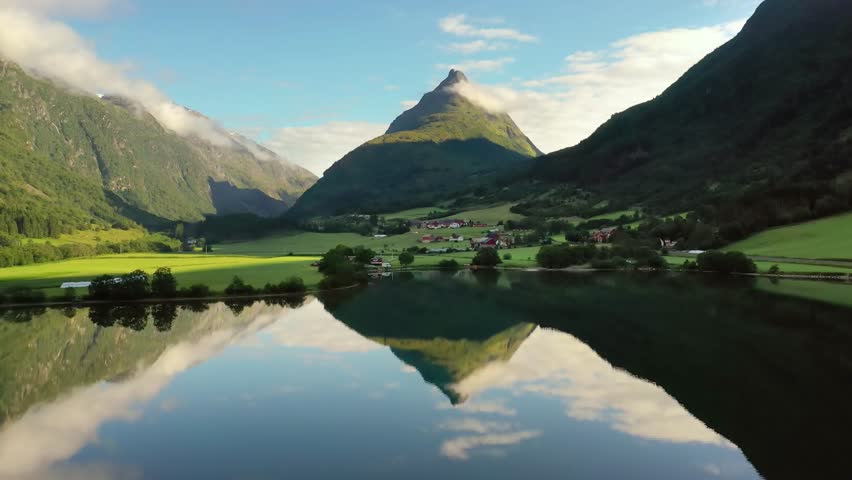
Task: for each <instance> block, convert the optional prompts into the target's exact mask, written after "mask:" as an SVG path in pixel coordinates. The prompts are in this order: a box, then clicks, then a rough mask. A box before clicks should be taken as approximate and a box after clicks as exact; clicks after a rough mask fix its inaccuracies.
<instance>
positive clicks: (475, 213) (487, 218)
mask: <svg viewBox="0 0 852 480" xmlns="http://www.w3.org/2000/svg"><path fill="white" fill-rule="evenodd" d="M512 206H513V204H511V203H504V204H503V205H497V206H494V207H485V208H478V209H475V210H465V211H464V212H461V213H456V214H454V215H450V216H448V217H445V218H446V219H455V218H460V219H464V220H474V221H477V222H482V223H487V224H488V225H497V222H499V221H501V220H502V221H504V222H505V221H506V220H520V219H522V218H524V216H523V215H521V214H519V213H513V212H511V211H509V209H510V208H512Z"/></svg>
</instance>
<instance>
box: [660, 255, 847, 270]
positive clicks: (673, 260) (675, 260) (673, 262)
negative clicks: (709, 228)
mask: <svg viewBox="0 0 852 480" xmlns="http://www.w3.org/2000/svg"><path fill="white" fill-rule="evenodd" d="M663 258H665V259H666V261H667V262H668V263H669V265H670V266H671V267H679V266H681V265H683V262H684V261H685V260H692V261H694V260H695V259H694V258H689V257H663ZM754 264H755V265H756V266H757V271H758V272H760V273H766V272H768V271H769V269H770V268H772V266H773V265H778V268H779V269H781V273H782V274H783V273H794V274H795V273H848V274H852V268H844V267H832V266H824V265H805V264H801V263H778V262H754Z"/></svg>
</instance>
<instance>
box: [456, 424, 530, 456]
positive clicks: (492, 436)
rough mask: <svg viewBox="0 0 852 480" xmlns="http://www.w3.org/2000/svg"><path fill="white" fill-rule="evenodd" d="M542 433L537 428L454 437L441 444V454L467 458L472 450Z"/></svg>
mask: <svg viewBox="0 0 852 480" xmlns="http://www.w3.org/2000/svg"><path fill="white" fill-rule="evenodd" d="M539 435H541V432H539V431H535V430H525V431H519V432H506V433H486V434H482V435H466V436H461V437H456V438H452V439H450V440H447V441H445V442H444V443H442V444H441V455H444V456H445V457H448V458H452V459H455V460H467V459H468V458H470V453H471V452H470V451H471V450H474V449H477V448H481V447H506V446H511V445H517V444H519V443H521V442H523V441H524V440H529V439H531V438H535V437H537V436H539ZM489 453H490V454H492V455H494V454H497V455H500V454H502V452H501V451H499V450H497V451H495V450H493V449H492V450H490V451H489Z"/></svg>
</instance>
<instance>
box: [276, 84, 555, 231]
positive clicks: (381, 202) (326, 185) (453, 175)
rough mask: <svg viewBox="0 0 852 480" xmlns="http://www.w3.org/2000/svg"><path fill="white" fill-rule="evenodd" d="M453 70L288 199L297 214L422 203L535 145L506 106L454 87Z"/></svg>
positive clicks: (514, 164)
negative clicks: (497, 107)
mask: <svg viewBox="0 0 852 480" xmlns="http://www.w3.org/2000/svg"><path fill="white" fill-rule="evenodd" d="M461 82H467V78H466V77H465V76H464V74H463V73H462V72H459V71H456V70H452V71H450V74H449V76H448V77H447V79H446V80H444V81H443V82H442V83H441V84H440V85H438V87H437V88H436V89H435V90H434V91H432V92H429V93H427V94H426V95H424V96H423V98H422V99H421V100H420V103H418V104H417V106H415V107H413V108H412V109H410V110H408V111H406V112H404V113H403V114H402V115H400V116H399V117H398V118H397V119H396V120H394V122H393V123H392V124H391V125H390V128H389V129H388V131H387V133H386V134H385V135H382V136H381V137H378V138H376V139H373V140H371V141H369V142H367V143H365V144H364V145H361V146H360V147H358V148H357V149H355V150H354V151H352V152H350V153H349V154H347V155H346V156H344V157H343V158H342V159H341V160H339V161H338V162H337V163H335V164H334V165H332V166H331V168H329V169H328V170H327V171H326V172H325V175H324V176H323V178H321V179H320V180H319V181H318V182H317V184H316V185H315V186H314V187H312V188H311V189H310V190H308V191H307V192H306V193H305V195H303V196H302V197H301V198H300V199H299V201H298V202H296V205H295V206H294V207H293V210H292V214H293V215H296V216H302V217H306V216H312V215H333V214H338V213H346V212H356V211H357V212H379V211H383V210H387V209H400V208H407V207H414V206H420V205H426V204H429V203H431V202H435V201H437V200H440V199H443V198H445V197H446V196H450V195H454V194H458V193H461V192H464V191H468V190H470V189H472V188H474V187H475V186H476V185H477V184H480V183H485V182H488V181H492V180H493V179H494V178H495V177H496V176H498V175H499V174H501V173H505V172H507V171H511V169H512V168H519V167H522V166H523V165H525V164H526V162H523V160H525V159H528V158H530V157H534V156H536V155H538V154H540V153H541V152H540V151H539V150H538V149H537V148H536V147H535V146H534V145H533V144H532V142H530V140H529V139H528V138H527V137H526V136H525V135H524V134H523V133H522V132H521V130H520V129H519V128H518V126H517V125H515V122H513V121H512V119H511V118H510V117H509V116H508V115H506V114H505V113H490V112H488V111H486V110H484V109H482V108H480V107H478V106H476V105H474V104H473V103H471V102H470V101H468V100H467V99H466V98H464V97H463V96H461V95H459V94H458V93H456V91H455V90H454V89H453V86H454V85H456V84H459V83H461Z"/></svg>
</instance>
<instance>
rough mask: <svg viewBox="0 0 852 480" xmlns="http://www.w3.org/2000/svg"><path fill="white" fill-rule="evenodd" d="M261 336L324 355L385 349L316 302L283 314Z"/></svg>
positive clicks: (287, 345)
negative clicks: (312, 349)
mask: <svg viewBox="0 0 852 480" xmlns="http://www.w3.org/2000/svg"><path fill="white" fill-rule="evenodd" d="M263 336H264V337H271V339H272V341H273V342H274V343H275V344H277V345H281V346H285V347H300V348H315V349H318V350H322V351H325V352H333V353H347V352H367V351H370V350H378V349H383V348H385V347H384V346H382V345H379V344H377V343H374V342H372V341H370V340H368V339H366V338H364V337H362V336H361V335H359V334H358V333H357V332H355V331H354V330H352V329H351V328H349V327H347V326H346V325H344V324H343V323H342V322H340V321H338V320H337V319H335V318H334V317H333V316H332V315H331V314H330V313H328V312H327V311H326V310H325V308H324V307H323V306H322V303H320V302H318V301H312V302H309V303H307V304H305V305H304V306H303V307H301V308H299V309H298V310H292V311H286V312H284V313H282V315H281V317H280V318H278V319H277V321H276V322H275V324H273V325H271V326H270V327H269V328H267V329H266V330H264V335H263Z"/></svg>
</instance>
